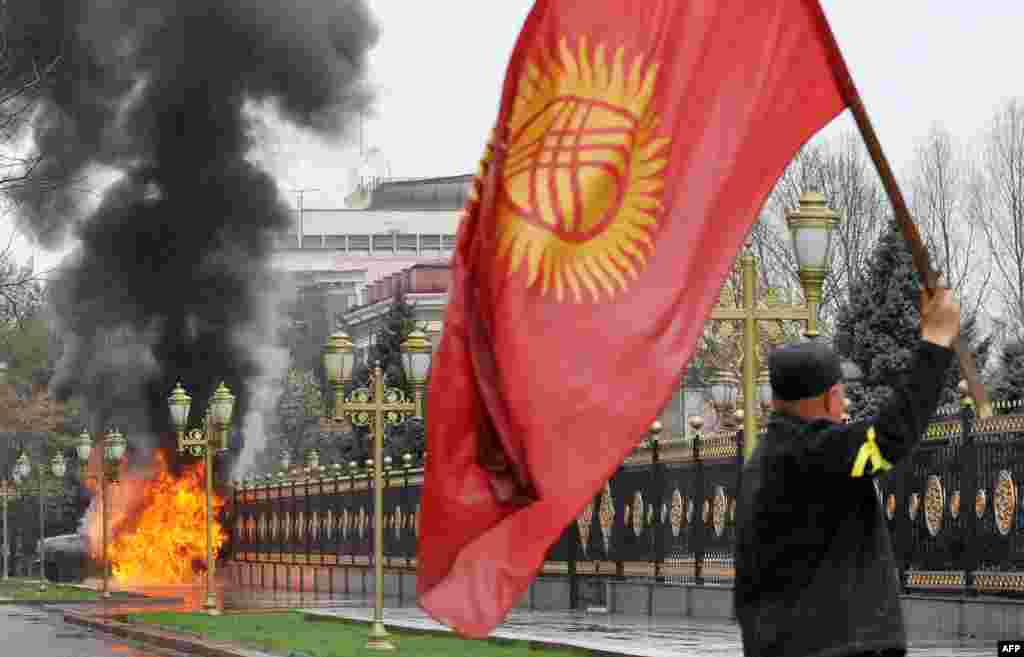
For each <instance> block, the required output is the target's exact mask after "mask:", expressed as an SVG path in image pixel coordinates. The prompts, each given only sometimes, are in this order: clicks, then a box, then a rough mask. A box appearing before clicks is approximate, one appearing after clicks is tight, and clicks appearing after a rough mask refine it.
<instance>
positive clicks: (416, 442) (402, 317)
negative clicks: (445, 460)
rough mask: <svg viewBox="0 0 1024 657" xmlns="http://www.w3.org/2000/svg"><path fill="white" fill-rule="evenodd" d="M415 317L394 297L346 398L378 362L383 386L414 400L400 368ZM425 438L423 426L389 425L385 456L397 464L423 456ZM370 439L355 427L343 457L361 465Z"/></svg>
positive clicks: (411, 308) (399, 296) (367, 378)
mask: <svg viewBox="0 0 1024 657" xmlns="http://www.w3.org/2000/svg"><path fill="white" fill-rule="evenodd" d="M414 317H415V307H414V306H413V304H410V303H408V302H407V301H406V300H405V295H403V294H395V296H394V297H393V299H392V301H391V306H390V307H389V308H388V312H387V314H386V315H385V316H384V322H383V325H382V326H381V328H380V330H378V331H377V333H376V335H375V339H374V344H373V346H372V347H371V348H370V353H369V358H368V359H367V362H366V363H361V364H359V365H358V366H357V367H356V368H355V371H354V372H353V374H352V382H351V383H350V384H349V386H348V388H346V390H345V394H349V393H351V392H352V390H355V389H356V388H362V387H366V386H368V385H369V384H370V372H371V371H372V368H373V367H374V365H375V363H377V362H378V361H379V362H380V365H381V369H382V370H384V381H385V385H387V386H389V387H392V388H399V389H400V390H402V392H404V393H405V395H406V398H407V399H409V400H412V399H413V398H414V397H413V389H412V385H411V383H410V382H409V381H407V380H406V377H405V370H404V367H403V365H402V343H403V342H405V340H406V338H408V337H409V334H410V333H412V331H413V330H414V329H416V322H415V319H414ZM425 436H426V432H425V431H424V429H423V426H422V422H416V421H408V422H403V423H402V424H399V425H389V426H388V427H387V428H386V431H385V435H384V452H385V454H386V455H387V456H390V457H391V458H392V460H393V461H394V462H396V463H397V462H398V461H399V460H400V459H401V455H402V454H404V453H405V452H410V453H412V454H414V455H422V454H423V449H424V445H425V444H426V437H425ZM372 438H373V437H372V435H370V432H369V430H368V429H367V428H365V427H355V428H354V435H353V437H352V440H346V441H343V443H345V449H346V450H347V451H346V453H347V454H351V455H352V456H353V458H352V459H350V460H356V461H359V462H360V463H362V462H363V460H365V459H366V458H368V457H369V454H370V452H371V451H372V450H371V449H370V444H369V443H370V441H371V440H372Z"/></svg>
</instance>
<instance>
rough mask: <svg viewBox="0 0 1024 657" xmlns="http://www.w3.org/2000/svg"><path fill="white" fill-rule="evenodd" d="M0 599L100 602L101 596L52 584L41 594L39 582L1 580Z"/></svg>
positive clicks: (31, 580) (117, 596)
mask: <svg viewBox="0 0 1024 657" xmlns="http://www.w3.org/2000/svg"><path fill="white" fill-rule="evenodd" d="M111 595H112V596H113V597H114V598H127V597H131V596H130V595H129V594H126V593H121V592H119V591H114V592H112V594H111ZM0 598H10V599H13V600H18V601H25V602H80V601H83V600H99V599H100V595H99V593H97V592H96V591H92V590H89V589H83V588H80V587H76V586H69V585H67V584H54V583H52V582H51V583H48V584H47V585H46V591H43V592H40V591H39V580H37V579H25V578H12V579H8V580H7V581H3V580H0Z"/></svg>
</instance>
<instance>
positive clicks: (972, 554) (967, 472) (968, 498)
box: [960, 382, 978, 594]
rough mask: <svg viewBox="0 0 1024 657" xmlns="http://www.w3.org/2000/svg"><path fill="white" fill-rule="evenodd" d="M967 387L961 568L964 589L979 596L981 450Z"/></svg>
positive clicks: (962, 428)
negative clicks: (977, 507)
mask: <svg viewBox="0 0 1024 657" xmlns="http://www.w3.org/2000/svg"><path fill="white" fill-rule="evenodd" d="M966 388H967V385H966V384H965V383H964V382H961V383H960V437H961V445H962V447H961V453H960V466H961V468H962V470H961V472H962V474H961V484H960V487H961V489H962V492H961V493H960V505H961V509H960V513H961V514H963V518H964V525H963V549H962V550H961V552H960V558H961V564H960V567H961V569H962V570H963V571H964V588H965V591H966V592H967V593H972V594H973V593H977V591H976V590H975V588H974V572H975V571H976V570H977V569H978V545H977V540H976V538H977V536H978V515H977V514H976V513H975V512H974V496H975V495H976V491H977V490H978V447H977V445H975V443H974V431H973V428H974V419H975V414H974V400H972V399H971V398H970V397H969V396H968V395H967V390H966Z"/></svg>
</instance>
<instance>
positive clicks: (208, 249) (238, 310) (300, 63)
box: [9, 0, 377, 444]
mask: <svg viewBox="0 0 1024 657" xmlns="http://www.w3.org/2000/svg"><path fill="white" fill-rule="evenodd" d="M9 11H10V12H11V15H10V23H9V25H10V26H11V27H10V30H11V31H10V36H11V39H12V45H14V46H16V47H18V48H19V51H18V52H20V53H23V54H25V55H26V56H27V54H28V53H31V54H32V55H34V57H35V58H36V59H37V60H39V61H50V60H51V59H52V58H53V57H54V56H60V57H61V59H62V65H61V67H60V68H59V73H58V75H57V78H56V79H55V80H54V81H53V83H52V84H50V85H48V86H47V87H45V88H44V90H43V92H42V93H43V94H44V96H43V100H42V103H41V106H40V112H39V114H38V115H37V117H36V118H35V131H34V138H35V142H36V144H37V146H38V147H39V149H40V150H41V152H42V154H43V155H44V160H43V161H42V163H41V165H40V166H39V168H38V172H39V173H40V174H41V175H43V176H44V177H46V176H50V175H60V176H70V177H74V178H77V177H81V176H86V175H88V174H89V173H90V172H91V171H93V170H95V169H97V168H105V169H107V170H111V169H112V170H116V171H118V172H120V174H121V178H120V179H119V180H118V181H117V182H115V183H114V184H113V185H112V186H110V187H108V188H106V189H105V190H104V191H103V194H102V196H101V197H100V199H101V200H100V201H99V204H98V206H95V207H94V205H95V204H90V205H89V206H87V207H80V206H79V205H78V204H77V201H78V200H79V196H78V195H77V194H72V195H69V196H67V197H66V198H65V197H64V196H61V195H59V194H58V195H55V194H53V193H47V194H44V195H41V196H35V195H33V194H32V193H28V194H25V195H23V196H22V197H21V198H20V199H19V200H20V201H22V204H21V206H20V207H21V215H20V220H21V225H22V228H23V229H24V230H26V231H27V232H29V233H30V234H32V235H33V236H34V237H35V239H37V240H38V241H39V242H40V243H41V244H43V245H44V246H54V247H57V246H60V245H62V244H64V243H65V242H66V239H67V237H69V236H72V237H74V238H75V239H76V240H77V247H76V249H75V251H74V252H73V253H72V254H71V256H70V257H69V259H68V260H67V261H66V262H65V263H64V265H63V267H62V269H61V271H60V273H59V274H58V276H57V279H56V281H55V284H54V285H52V286H51V290H52V292H53V294H54V307H55V311H56V315H57V319H58V324H59V328H60V329H62V330H63V331H64V332H66V333H67V334H68V339H67V341H66V342H65V353H64V356H63V358H62V359H61V361H60V362H59V363H58V366H57V373H56V375H55V378H54V382H53V384H52V385H53V387H54V388H55V389H56V391H57V392H58V394H61V395H63V394H69V393H74V392H82V393H84V397H85V401H86V406H87V409H88V412H89V421H90V424H91V427H90V428H91V429H92V430H93V431H97V432H98V431H102V430H103V428H105V427H106V426H109V425H110V424H116V425H120V426H121V427H123V428H124V429H126V430H128V431H130V432H132V434H133V435H134V436H135V437H136V438H137V443H136V444H138V443H142V442H145V438H146V437H147V436H148V437H149V442H150V443H153V442H156V440H157V438H156V436H157V435H160V434H163V436H164V438H165V439H166V438H167V434H166V431H167V429H168V422H167V406H166V401H165V400H166V396H167V394H168V392H169V390H170V388H171V386H172V385H173V383H174V382H175V381H177V380H181V381H183V382H184V383H185V384H186V385H187V386H189V387H190V388H191V392H192V393H193V398H194V400H195V403H194V404H193V419H194V420H197V419H199V418H201V417H202V412H203V410H204V408H205V406H206V403H205V402H206V399H207V397H208V395H209V394H211V393H212V388H213V386H215V385H216V384H217V383H218V381H220V380H222V379H223V380H225V381H226V382H228V384H229V385H230V386H231V387H232V389H233V390H234V391H235V393H236V395H237V397H238V403H237V409H236V412H237V413H238V417H239V418H245V417H246V412H247V411H248V410H249V409H250V407H252V403H251V401H252V399H253V396H254V395H258V394H259V393H258V392H257V391H256V390H255V389H256V388H258V387H259V386H260V385H261V383H262V384H263V385H265V384H266V379H267V368H268V366H269V365H270V362H269V361H272V360H273V358H272V357H268V354H267V353H266V352H267V351H268V350H272V349H273V344H274V338H275V332H276V326H275V325H274V322H273V319H274V314H273V313H272V312H268V306H269V304H271V303H272V302H273V301H274V299H275V298H276V287H275V283H274V280H273V277H272V273H271V271H270V269H269V263H268V255H269V249H270V242H271V239H272V237H273V234H274V233H275V231H280V230H281V229H283V228H284V227H285V226H286V225H287V222H288V212H287V208H286V206H285V204H284V203H283V202H282V199H281V198H280V197H279V195H278V190H277V186H276V185H275V182H274V180H273V178H272V177H271V176H270V175H268V174H267V173H266V172H264V171H263V170H261V169H260V168H259V167H258V166H255V165H254V164H253V163H252V162H250V160H249V157H248V156H249V153H250V151H251V150H252V141H251V137H250V126H249V120H248V118H247V117H248V115H247V113H246V111H245V107H246V104H247V103H251V102H261V103H264V104H270V105H273V107H274V108H275V111H276V112H277V113H278V115H279V116H280V117H281V120H283V121H287V122H290V123H293V124H296V125H300V126H303V127H304V128H305V129H306V130H308V131H315V132H317V133H320V134H324V135H333V136H337V135H342V134H344V131H345V129H346V128H347V127H349V126H351V124H352V120H351V119H352V118H353V117H354V116H356V115H357V114H358V113H359V112H361V111H363V110H364V109H365V108H367V107H369V105H370V102H371V98H372V93H371V92H370V89H369V87H368V86H367V85H366V84H365V80H364V77H365V69H366V54H367V52H368V50H369V48H370V47H371V46H372V45H373V44H374V42H375V41H376V39H377V26H376V23H375V21H373V19H372V18H371V16H370V13H369V10H368V9H367V8H366V6H365V4H364V3H363V2H362V0H293V1H292V2H289V3H287V4H286V6H285V5H281V4H275V3H266V2H262V1H261V0H191V1H190V2H187V3H183V2H177V0H83V1H82V2H74V3H68V2H65V1H64V0H37V2H36V3H29V2H19V3H14V5H13V6H12V7H10V8H9ZM22 61H27V57H26V59H25V60H22ZM20 63H21V62H19V61H18V60H16V61H15V65H16V66H17V65H20ZM30 191H31V190H30ZM238 424H239V425H243V426H242V428H243V429H244V428H245V427H244V422H239V423H238ZM172 442H173V440H172Z"/></svg>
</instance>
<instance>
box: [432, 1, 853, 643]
mask: <svg viewBox="0 0 1024 657" xmlns="http://www.w3.org/2000/svg"><path fill="white" fill-rule="evenodd" d="M847 80H848V76H847V75H846V73H845V67H844V65H843V63H842V59H841V56H840V54H839V52H838V49H837V48H836V45H835V42H834V40H833V38H832V36H831V33H830V30H829V27H828V25H827V23H826V20H825V17H824V15H823V13H822V11H821V8H820V6H819V5H818V3H817V1H816V0H716V1H715V2H708V1H698V0H690V1H688V0H647V1H646V2H642V3H637V2H636V1H635V0H587V1H586V2H580V1H578V0H564V1H560V0H537V2H536V3H535V5H534V7H533V10H532V12H531V13H530V15H529V17H528V18H527V20H526V24H525V26H524V27H523V31H522V33H521V34H520V36H519V40H518V42H517V44H516V47H515V51H514V52H513V54H512V59H511V62H510V64H509V67H508V72H507V77H506V80H505V86H504V92H503V97H502V104H501V109H500V113H499V117H498V121H497V124H496V129H495V133H494V135H493V140H492V142H491V146H490V147H489V149H488V155H487V156H486V157H485V159H484V162H483V164H482V166H481V172H480V175H479V177H478V179H477V184H476V197H475V198H474V200H473V201H472V202H471V203H470V205H469V206H468V207H467V209H466V213H465V216H464V218H463V221H462V224H461V226H460V228H459V234H458V243H457V247H456V252H455V255H454V261H453V268H454V271H453V277H452V283H451V288H450V299H449V305H448V310H447V316H446V320H445V327H444V337H443V339H442V342H441V346H440V348H439V350H438V353H437V355H436V358H435V360H434V365H433V372H432V376H431V382H430V400H429V413H428V426H427V435H428V450H429V457H428V461H427V465H426V482H425V484H424V491H423V500H422V516H421V526H420V541H419V552H418V558H419V577H418V594H419V602H420V605H421V606H422V607H423V608H424V609H425V610H426V611H427V612H429V613H430V614H431V615H432V616H433V617H434V618H436V619H438V620H440V621H442V622H444V623H446V624H448V625H450V626H452V627H454V628H456V629H457V630H458V631H460V632H461V633H463V634H465V635H468V636H473V637H482V636H485V635H487V634H488V633H489V632H490V631H491V630H492V629H493V628H494V627H495V625H497V624H498V623H499V622H501V620H502V619H503V618H504V616H505V614H506V613H507V612H508V610H509V609H510V608H512V607H513V606H514V605H515V604H516V603H517V602H518V601H519V599H520V598H521V597H522V596H523V594H524V593H525V592H526V590H527V588H528V585H529V584H530V582H531V580H532V579H533V578H534V576H535V575H536V574H537V572H538V570H539V568H540V567H541V566H542V564H543V561H544V557H545V553H546V551H547V550H548V549H549V547H550V546H551V545H552V544H553V543H554V542H555V541H556V540H557V539H558V537H559V535H560V534H561V532H562V531H563V530H564V529H565V527H566V526H567V525H568V524H569V523H570V521H572V520H573V518H574V517H575V516H576V514H577V513H579V512H580V510H581V509H582V508H583V506H584V505H585V504H586V503H587V502H588V501H589V500H591V499H592V497H593V495H594V494H595V492H596V491H598V490H599V488H600V487H601V486H602V485H603V484H604V482H605V481H606V480H607V479H608V478H609V477H610V475H611V474H612V473H613V472H614V470H615V468H616V467H617V466H618V465H619V464H620V463H622V461H623V459H624V458H625V457H626V455H627V454H628V453H629V452H630V451H631V450H632V449H633V448H634V447H636V445H637V443H638V442H639V441H640V440H641V438H642V437H643V435H644V432H645V430H646V429H647V427H648V426H649V425H650V423H651V421H652V420H653V419H654V417H655V416H656V414H657V413H658V411H659V410H660V409H661V408H662V407H663V406H664V405H665V404H666V402H667V401H668V399H669V398H670V396H671V394H672V390H673V388H675V386H676V385H677V384H678V381H679V378H680V373H681V370H682V368H683V366H684V364H685V363H686V362H687V361H688V360H689V359H690V357H691V355H692V353H693V350H694V345H695V343H696V341H697V338H698V336H699V335H700V333H701V330H702V326H703V323H704V320H705V318H706V317H707V316H708V314H709V313H710V310H711V307H712V305H713V303H714V300H715V299H716V298H717V295H718V291H719V288H720V286H721V284H722V282H723V280H724V278H725V276H726V274H727V271H728V269H729V267H730V266H731V264H732V262H733V260H734V258H735V256H736V254H737V252H738V251H739V248H740V246H741V245H742V242H743V240H744V237H745V236H746V235H747V233H748V231H749V229H750V227H751V225H752V224H753V222H754V220H755V218H756V217H757V214H758V211H759V209H760V208H761V205H762V203H763V202H764V199H765V197H766V196H767V194H768V192H769V191H770V190H771V188H772V186H773V184H774V182H775V180H776V179H777V178H778V176H779V175H780V174H781V173H782V171H783V169H784V168H785V166H786V164H787V163H788V162H789V160H790V159H791V158H792V156H793V155H794V154H795V152H796V151H797V149H798V148H799V147H800V146H801V145H802V144H803V143H804V142H805V141H806V140H807V139H808V138H810V137H811V135H813V134H814V133H815V132H816V131H817V130H819V129H820V128H821V127H822V126H824V125H825V124H826V123H827V122H828V121H830V120H831V119H832V118H833V117H835V116H836V115H837V114H838V113H839V112H840V111H842V109H843V108H844V107H845V105H846V103H845V101H844V93H843V88H844V86H846V85H848V82H847Z"/></svg>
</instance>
